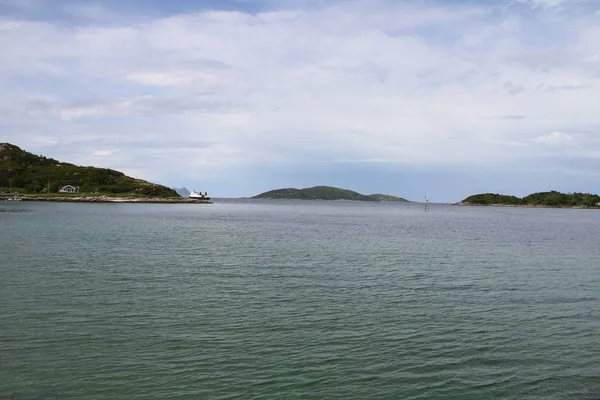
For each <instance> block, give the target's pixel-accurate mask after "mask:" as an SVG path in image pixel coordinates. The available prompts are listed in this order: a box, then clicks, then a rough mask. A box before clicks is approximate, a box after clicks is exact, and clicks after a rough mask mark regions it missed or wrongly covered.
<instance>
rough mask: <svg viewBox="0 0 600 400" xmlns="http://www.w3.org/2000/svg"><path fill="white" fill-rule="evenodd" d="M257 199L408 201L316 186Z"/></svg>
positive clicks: (277, 191)
mask: <svg viewBox="0 0 600 400" xmlns="http://www.w3.org/2000/svg"><path fill="white" fill-rule="evenodd" d="M254 198H255V199H288V200H363V201H406V200H405V199H403V198H400V197H395V196H389V195H384V194H372V195H364V194H360V193H358V192H355V191H352V190H347V189H340V188H336V187H331V186H315V187H311V188H306V189H295V188H285V189H276V190H271V191H268V192H265V193H261V194H259V195H257V196H254Z"/></svg>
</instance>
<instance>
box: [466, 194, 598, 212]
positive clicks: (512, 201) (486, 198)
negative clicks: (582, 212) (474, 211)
mask: <svg viewBox="0 0 600 400" xmlns="http://www.w3.org/2000/svg"><path fill="white" fill-rule="evenodd" d="M460 204H468V205H496V204H497V205H510V206H545V207H582V208H596V207H600V196H598V195H595V194H589V193H560V192H557V191H554V190H553V191H551V192H539V193H533V194H530V195H528V196H525V197H523V198H519V197H516V196H506V195H500V194H494V193H481V194H476V195H473V196H469V197H467V198H466V199H464V200H463V201H461V202H460Z"/></svg>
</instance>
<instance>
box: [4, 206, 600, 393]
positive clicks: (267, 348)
mask: <svg viewBox="0 0 600 400" xmlns="http://www.w3.org/2000/svg"><path fill="white" fill-rule="evenodd" d="M599 241H600V212H599V211H596V210H571V209H568V210H567V209H560V210H557V209H523V208H495V207H459V206H450V205H435V204H434V205H432V207H431V210H430V211H429V212H425V211H424V208H423V205H419V204H399V203H368V202H327V201H232V200H229V201H227V200H217V201H216V202H215V204H213V205H190V204H182V205H154V204H77V203H71V204H58V203H30V202H19V203H10V202H7V204H2V205H0V399H2V400H4V399H16V400H26V399H27V400H33V399H67V400H71V399H113V400H117V399H134V398H138V399H167V398H169V399H263V398H264V399H293V398H302V399H449V398H454V399H496V398H497V399H592V398H599V397H600V389H599V388H600V367H599V365H600V245H599Z"/></svg>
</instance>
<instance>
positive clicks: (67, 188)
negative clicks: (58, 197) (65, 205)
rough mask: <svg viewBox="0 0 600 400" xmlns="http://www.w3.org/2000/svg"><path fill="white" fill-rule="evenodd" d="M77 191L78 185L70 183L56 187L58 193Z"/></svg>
mask: <svg viewBox="0 0 600 400" xmlns="http://www.w3.org/2000/svg"><path fill="white" fill-rule="evenodd" d="M77 192H79V186H77V187H75V186H71V185H66V186H63V187H61V188H60V189H58V193H77Z"/></svg>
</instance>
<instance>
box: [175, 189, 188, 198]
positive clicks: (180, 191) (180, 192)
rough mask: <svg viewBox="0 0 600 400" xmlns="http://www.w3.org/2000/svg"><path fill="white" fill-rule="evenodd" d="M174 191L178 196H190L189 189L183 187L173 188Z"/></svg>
mask: <svg viewBox="0 0 600 400" xmlns="http://www.w3.org/2000/svg"><path fill="white" fill-rule="evenodd" d="M173 190H174V191H176V192H177V194H178V195H180V196H181V197H188V196H189V195H190V191H189V190H188V188H185V187H182V188H179V189H177V188H173Z"/></svg>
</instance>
